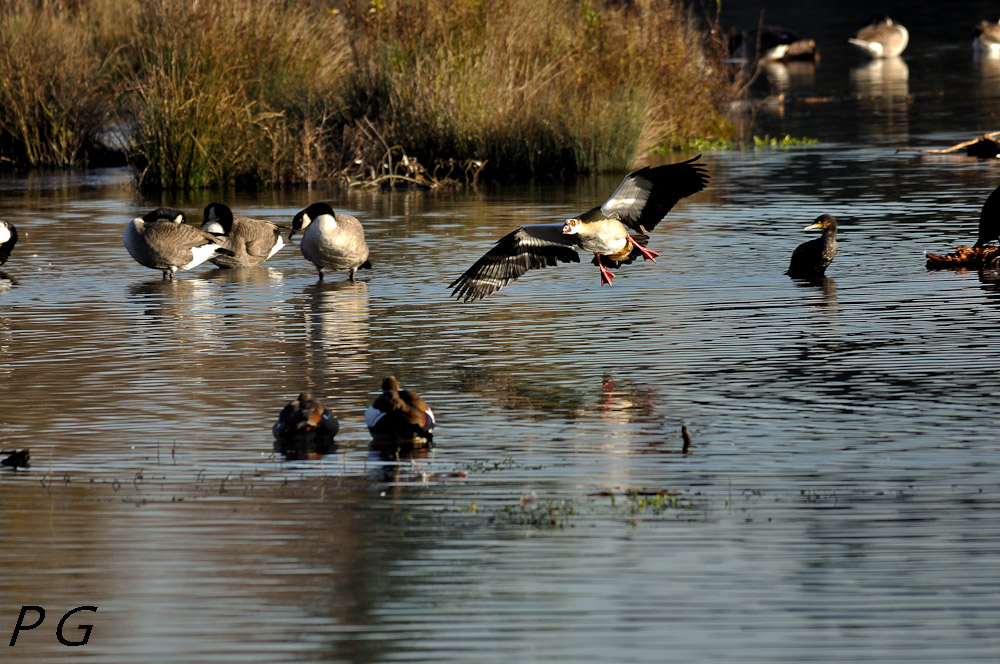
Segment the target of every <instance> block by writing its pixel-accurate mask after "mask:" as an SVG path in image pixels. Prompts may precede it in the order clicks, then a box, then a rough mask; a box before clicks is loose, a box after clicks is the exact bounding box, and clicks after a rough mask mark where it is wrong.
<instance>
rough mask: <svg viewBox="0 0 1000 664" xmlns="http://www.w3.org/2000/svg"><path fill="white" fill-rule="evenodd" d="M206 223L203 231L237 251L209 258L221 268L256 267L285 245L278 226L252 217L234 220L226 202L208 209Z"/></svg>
mask: <svg viewBox="0 0 1000 664" xmlns="http://www.w3.org/2000/svg"><path fill="white" fill-rule="evenodd" d="M202 224H203V225H202V227H201V230H203V231H205V232H206V233H211V234H213V235H215V236H217V237H218V239H219V243H220V244H221V245H222V246H223V247H225V248H226V249H229V250H230V251H231V252H233V255H232V256H226V255H224V254H223V255H220V254H216V255H215V256H212V257H211V258H209V259H208V260H209V262H211V263H215V264H216V265H218V266H219V267H254V266H256V265H260V264H261V263H263V262H264V261H266V260H267V259H268V258H270V257H271V256H273V255H274V254H275V253H276V252H277V251H278V250H279V249H281V248H282V247H283V246H285V241H284V240H283V239H282V238H281V229H279V228H278V226H277V225H276V224H272V223H271V222H269V221H261V220H259V219H250V218H249V217H235V218H234V217H233V211H232V210H230V209H229V207H228V206H226V205H223V204H222V203H209V204H208V205H206V206H205V212H204V218H203V220H202ZM220 236H221V237H220Z"/></svg>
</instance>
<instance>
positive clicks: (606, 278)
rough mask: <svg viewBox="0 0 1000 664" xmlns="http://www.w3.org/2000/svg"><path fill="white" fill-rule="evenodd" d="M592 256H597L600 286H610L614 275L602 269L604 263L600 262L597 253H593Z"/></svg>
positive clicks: (606, 269)
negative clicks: (599, 269)
mask: <svg viewBox="0 0 1000 664" xmlns="http://www.w3.org/2000/svg"><path fill="white" fill-rule="evenodd" d="M594 255H595V256H597V267H599V268H601V285H602V286H603V285H604V284H607V285H608V286H611V285H612V283H611V281H612V280H613V279H614V278H615V275H614V273H613V272H612V271H611V270H609V269H608V268H606V267H604V263H602V262H601V255H600V254H599V253H597V252H596V251H595V252H594Z"/></svg>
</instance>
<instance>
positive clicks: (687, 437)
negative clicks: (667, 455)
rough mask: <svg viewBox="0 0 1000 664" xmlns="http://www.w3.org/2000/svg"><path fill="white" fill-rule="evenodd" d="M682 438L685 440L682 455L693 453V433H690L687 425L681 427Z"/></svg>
mask: <svg viewBox="0 0 1000 664" xmlns="http://www.w3.org/2000/svg"><path fill="white" fill-rule="evenodd" d="M681 438H683V439H684V447H682V448H681V453H683V454H690V453H691V433H690V432H689V431H688V428H687V425H685V424H682V425H681Z"/></svg>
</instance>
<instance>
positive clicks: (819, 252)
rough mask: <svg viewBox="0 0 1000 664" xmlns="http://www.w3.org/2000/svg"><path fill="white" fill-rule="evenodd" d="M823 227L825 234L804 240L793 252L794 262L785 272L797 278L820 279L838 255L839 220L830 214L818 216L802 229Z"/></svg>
mask: <svg viewBox="0 0 1000 664" xmlns="http://www.w3.org/2000/svg"><path fill="white" fill-rule="evenodd" d="M814 228H822V229H823V235H822V237H818V238H816V239H815V240H809V241H808V242H803V243H802V244H800V245H799V246H798V247H796V248H795V251H793V252H792V262H791V263H790V264H789V265H788V271H787V272H786V273H785V274H787V275H788V276H790V277H794V278H796V279H819V278H820V277H822V276H823V274H824V273H825V272H826V268H827V267H829V265H830V263H832V262H833V257H834V256H836V255H837V220H836V219H834V218H833V216H831V215H829V214H823V215H820V216H819V217H816V221H814V222H813V223H811V224H809V225H808V226H806V227H805V228H803V229H802V230H804V231H808V230H812V229H814Z"/></svg>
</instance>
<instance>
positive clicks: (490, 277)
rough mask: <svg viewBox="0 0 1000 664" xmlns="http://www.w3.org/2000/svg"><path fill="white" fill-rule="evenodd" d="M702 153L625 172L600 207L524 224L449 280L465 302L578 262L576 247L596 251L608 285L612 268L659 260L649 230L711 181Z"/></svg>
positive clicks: (611, 276)
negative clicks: (545, 270) (544, 269)
mask: <svg viewBox="0 0 1000 664" xmlns="http://www.w3.org/2000/svg"><path fill="white" fill-rule="evenodd" d="M699 157H701V155H698V157H695V158H694V159H689V160H687V161H683V162H680V163H676V164H667V165H666V166H657V167H655V168H651V167H648V166H647V167H646V168H642V169H639V170H638V171H635V172H634V173H631V174H629V175H627V176H625V179H624V180H622V183H621V184H620V185H618V188H617V189H616V190H615V192H614V193H613V194H612V195H611V198H609V199H608V200H606V201H605V202H604V203H602V204H601V206H600V207H595V208H594V209H592V210H589V211H588V212H586V213H584V214H582V215H580V216H579V217H576V218H573V219H567V220H566V222H565V223H561V224H530V225H527V226H521V227H520V228H518V229H517V230H515V231H513V232H512V233H509V234H507V235H505V236H504V237H502V238H500V241H499V242H497V244H496V246H495V247H493V248H492V249H490V250H489V251H488V252H486V255H484V256H483V257H482V258H480V259H479V260H478V261H476V262H475V263H474V264H473V265H472V267H470V268H469V269H468V270H466V271H465V274H463V275H462V276H460V277H459V278H458V279H456V280H455V281H453V282H451V284H450V285H449V286H448V287H449V288H451V289H452V292H451V294H452V295H454V296H456V297H457V298H458V299H459V300H463V301H465V302H469V301H470V300H472V301H474V300H480V299H482V298H484V297H487V296H489V295H491V294H493V293H495V292H496V291H498V290H500V289H501V288H503V287H504V286H507V285H508V284H510V283H511V282H513V281H515V280H516V279H517V278H518V277H520V276H521V275H523V274H524V273H525V272H527V271H528V270H533V269H536V268H542V267H546V266H548V265H556V264H557V263H560V262H562V263H579V262H580V256H579V254H578V253H577V249H583V250H585V251H590V252H593V254H594V259H593V263H594V265H596V266H598V267H599V268H600V270H601V285H602V286H603V285H604V284H607V285H609V286H610V285H611V282H612V280H613V279H614V276H615V275H614V273H612V272H611V271H610V270H609V269H608V268H617V267H619V266H620V265H622V264H623V263H631V262H632V261H633V260H634V259H635V258H638V257H639V256H642V258H643V260H652V261H653V262H656V257H657V256H659V254H658V253H656V252H655V251H650V250H649V249H647V248H646V243H647V242H648V241H649V237H648V236H647V235H646V233H648V232H650V231H652V230H653V229H654V228H656V225H657V224H658V223H660V220H661V219H663V217H664V216H665V215H666V214H667V213H668V212H669V211H670V210H671V209H672V208H673V207H674V205H676V204H677V202H678V201H679V200H680V199H682V198H685V197H687V196H690V195H691V194H694V193H696V192H699V191H701V190H702V189H704V188H705V185H706V184H708V175H707V174H706V173H705V169H704V167H702V166H701V165H700V164H695V163H694V162H695V161H696V160H697V159H698V158H699ZM630 230H631V231H635V234H634V235H633V234H630V233H629V231H630Z"/></svg>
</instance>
